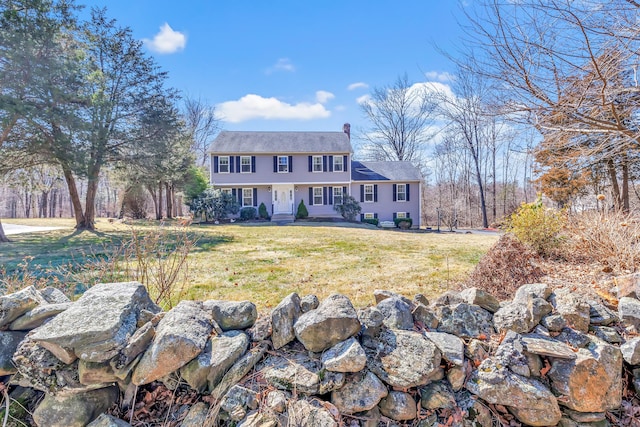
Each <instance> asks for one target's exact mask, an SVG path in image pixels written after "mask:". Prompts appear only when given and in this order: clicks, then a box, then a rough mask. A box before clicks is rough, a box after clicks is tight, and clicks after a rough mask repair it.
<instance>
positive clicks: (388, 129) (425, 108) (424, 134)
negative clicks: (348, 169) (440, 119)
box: [361, 74, 436, 162]
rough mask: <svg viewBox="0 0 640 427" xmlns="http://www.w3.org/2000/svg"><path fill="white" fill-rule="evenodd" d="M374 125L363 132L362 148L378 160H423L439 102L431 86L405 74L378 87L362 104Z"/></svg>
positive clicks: (431, 134)
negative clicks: (431, 90) (437, 102)
mask: <svg viewBox="0 0 640 427" xmlns="http://www.w3.org/2000/svg"><path fill="white" fill-rule="evenodd" d="M361 108H362V111H363V112H364V114H365V116H366V118H367V119H368V120H369V122H370V124H371V126H370V127H369V128H367V129H364V130H363V131H362V132H361V138H362V139H363V140H364V142H365V144H364V147H363V149H364V150H363V151H364V152H365V155H366V156H367V157H371V158H373V159H375V160H401V161H409V162H418V161H421V160H422V159H421V156H422V154H423V153H422V151H423V148H424V145H425V144H426V142H428V141H429V140H430V139H431V138H432V136H433V133H432V131H431V125H432V124H433V123H434V120H435V110H436V104H435V102H434V99H433V97H432V96H431V92H430V91H429V87H428V85H427V84H424V83H417V84H412V83H411V82H409V78H408V77H407V75H406V74H404V75H403V76H400V77H398V78H397V80H396V81H395V83H394V84H393V85H391V86H384V87H380V88H375V89H374V90H373V92H372V93H371V97H370V98H369V99H368V100H366V101H364V102H363V103H362V104H361Z"/></svg>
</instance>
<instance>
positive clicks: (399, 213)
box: [396, 212, 407, 219]
mask: <svg viewBox="0 0 640 427" xmlns="http://www.w3.org/2000/svg"><path fill="white" fill-rule="evenodd" d="M406 217H407V213H406V212H396V218H403V219H404V218H406Z"/></svg>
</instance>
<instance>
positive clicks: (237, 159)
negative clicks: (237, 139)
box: [236, 156, 240, 173]
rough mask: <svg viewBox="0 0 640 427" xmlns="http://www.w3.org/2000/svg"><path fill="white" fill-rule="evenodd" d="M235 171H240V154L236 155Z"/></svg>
mask: <svg viewBox="0 0 640 427" xmlns="http://www.w3.org/2000/svg"><path fill="white" fill-rule="evenodd" d="M236 173H240V156H236Z"/></svg>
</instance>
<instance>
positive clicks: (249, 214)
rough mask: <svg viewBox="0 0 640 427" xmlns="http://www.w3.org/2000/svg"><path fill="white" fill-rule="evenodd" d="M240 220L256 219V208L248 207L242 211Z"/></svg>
mask: <svg viewBox="0 0 640 427" xmlns="http://www.w3.org/2000/svg"><path fill="white" fill-rule="evenodd" d="M240 219H241V220H243V221H249V220H252V219H256V208H253V207H249V206H247V207H244V208H242V209H240Z"/></svg>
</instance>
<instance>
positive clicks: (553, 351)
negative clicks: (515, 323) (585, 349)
mask: <svg viewBox="0 0 640 427" xmlns="http://www.w3.org/2000/svg"><path fill="white" fill-rule="evenodd" d="M522 341H523V342H524V346H525V349H526V350H527V351H528V352H529V353H532V354H538V355H540V356H547V357H554V358H556V359H575V358H576V353H575V351H573V350H572V349H571V347H569V346H568V345H567V344H565V343H563V342H560V341H558V340H554V339H553V338H549V337H546V336H544V335H540V334H525V335H523V336H522Z"/></svg>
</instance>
